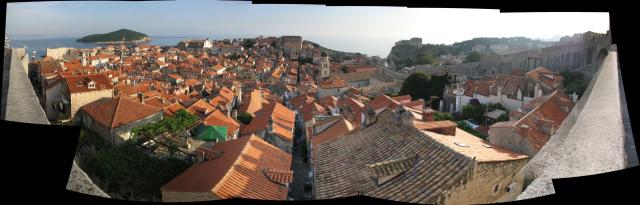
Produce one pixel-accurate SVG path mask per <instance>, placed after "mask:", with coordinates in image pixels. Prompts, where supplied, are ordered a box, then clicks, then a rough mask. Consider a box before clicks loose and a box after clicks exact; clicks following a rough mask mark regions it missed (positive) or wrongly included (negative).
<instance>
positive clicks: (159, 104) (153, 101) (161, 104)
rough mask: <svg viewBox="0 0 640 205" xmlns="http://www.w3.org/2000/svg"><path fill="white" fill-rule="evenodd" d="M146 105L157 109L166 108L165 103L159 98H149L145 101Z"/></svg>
mask: <svg viewBox="0 0 640 205" xmlns="http://www.w3.org/2000/svg"><path fill="white" fill-rule="evenodd" d="M144 104H145V105H151V106H154V107H157V108H162V107H164V102H163V101H162V99H160V98H158V97H152V98H147V99H145V100H144Z"/></svg>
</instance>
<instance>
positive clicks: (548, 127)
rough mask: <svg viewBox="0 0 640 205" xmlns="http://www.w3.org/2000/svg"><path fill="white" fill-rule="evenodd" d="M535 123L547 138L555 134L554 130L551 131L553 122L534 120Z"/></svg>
mask: <svg viewBox="0 0 640 205" xmlns="http://www.w3.org/2000/svg"><path fill="white" fill-rule="evenodd" d="M535 122H536V125H538V127H540V129H542V130H543V131H544V132H545V133H546V134H548V135H549V136H551V135H553V134H555V130H554V129H553V121H552V120H546V119H541V118H536V119H535Z"/></svg>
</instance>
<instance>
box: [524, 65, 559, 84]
mask: <svg viewBox="0 0 640 205" xmlns="http://www.w3.org/2000/svg"><path fill="white" fill-rule="evenodd" d="M526 75H527V77H529V78H531V79H533V80H535V81H538V82H540V83H542V84H544V85H545V86H547V87H550V88H555V87H558V86H562V81H563V80H564V77H562V76H561V75H560V74H558V73H556V72H553V71H550V70H549V69H546V68H544V67H539V68H536V69H534V70H531V71H529V72H527V73H526Z"/></svg>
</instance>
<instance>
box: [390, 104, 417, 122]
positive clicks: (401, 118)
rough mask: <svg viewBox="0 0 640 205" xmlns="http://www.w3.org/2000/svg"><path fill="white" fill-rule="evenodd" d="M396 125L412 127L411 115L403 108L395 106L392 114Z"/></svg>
mask: <svg viewBox="0 0 640 205" xmlns="http://www.w3.org/2000/svg"><path fill="white" fill-rule="evenodd" d="M393 117H394V121H395V123H396V124H399V125H403V126H413V115H412V114H411V113H410V112H409V111H407V110H406V109H405V108H404V106H397V107H396V110H395V111H394V113H393Z"/></svg>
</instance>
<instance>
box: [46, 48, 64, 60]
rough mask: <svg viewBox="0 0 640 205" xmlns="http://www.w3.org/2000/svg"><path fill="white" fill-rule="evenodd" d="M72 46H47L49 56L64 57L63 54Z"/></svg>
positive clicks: (55, 58)
mask: <svg viewBox="0 0 640 205" xmlns="http://www.w3.org/2000/svg"><path fill="white" fill-rule="evenodd" d="M69 49H70V48H65V47H60V48H47V54H46V55H47V56H49V57H51V58H53V59H54V60H59V59H62V58H63V56H64V55H65V54H66V53H67V51H69Z"/></svg>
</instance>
